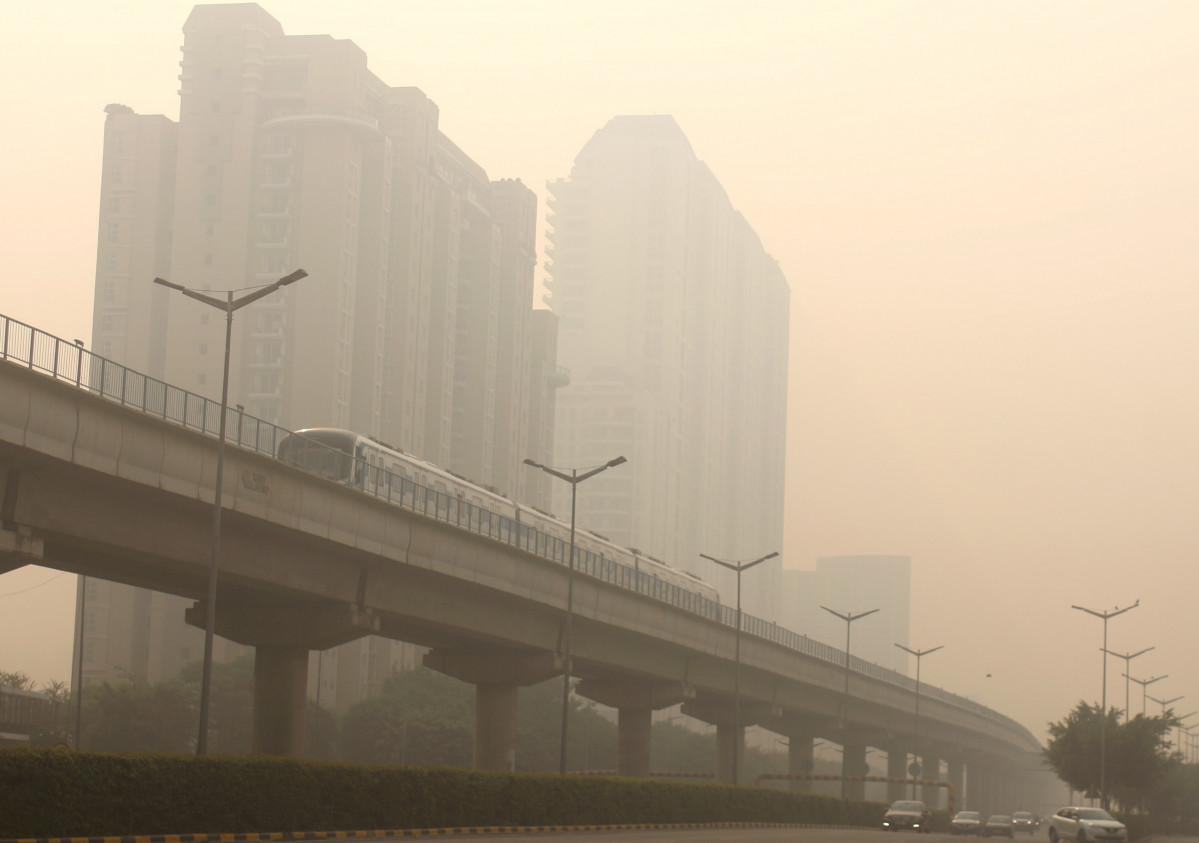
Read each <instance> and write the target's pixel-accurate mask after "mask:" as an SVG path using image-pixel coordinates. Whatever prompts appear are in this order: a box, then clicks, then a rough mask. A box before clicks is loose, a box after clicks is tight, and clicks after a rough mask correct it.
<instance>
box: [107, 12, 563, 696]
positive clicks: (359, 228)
mask: <svg viewBox="0 0 1199 843" xmlns="http://www.w3.org/2000/svg"><path fill="white" fill-rule="evenodd" d="M183 35H184V40H183V58H182V61H181V63H180V67H181V72H180V76H179V79H180V89H179V94H180V111H179V119H178V121H174V120H171V119H169V118H167V117H164V116H162V115H140V114H137V113H135V112H134V111H133V110H132V109H130V108H128V107H126V106H110V107H109V108H108V109H107V111H108V117H107V120H106V124H105V133H104V171H103V175H102V184H101V208H100V215H99V243H98V249H97V269H96V306H95V312H94V324H93V340H92V346H93V349H94V350H95V351H96V352H97V353H98V354H101V355H103V356H106V357H109V358H111V359H113V360H115V361H117V362H119V363H122V364H124V365H127V366H130V367H131V368H136V369H138V370H140V371H145V372H146V373H148V374H151V375H154V376H155V377H159V378H162V379H164V380H167V381H169V382H171V383H173V384H176V385H178V386H181V387H183V388H186V389H189V390H192V391H194V392H196V393H199V394H202V395H207V396H209V397H212V398H219V396H220V387H221V378H222V364H223V360H224V355H223V352H224V331H225V325H224V316H223V314H222V313H220V312H219V311H217V310H215V309H213V308H209V307H206V306H204V305H202V304H200V303H198V302H195V301H192V300H190V299H187V298H185V297H183V296H180V295H178V294H176V293H174V292H172V291H170V290H167V289H165V288H162V287H160V286H156V285H154V284H153V283H152V280H153V279H154V278H155V277H163V278H167V279H169V280H171V281H173V282H175V283H178V284H182V285H184V286H187V287H190V288H193V289H198V290H210V291H220V293H218V295H220V294H223V291H225V290H230V289H233V290H245V289H247V288H254V287H259V286H262V285H265V284H269V283H271V282H273V281H275V280H276V279H278V278H279V277H281V276H283V275H285V274H287V273H289V272H291V271H292V270H294V269H297V268H303V269H305V270H306V271H307V272H308V277H307V278H305V279H303V280H302V281H300V282H299V283H296V284H293V285H291V286H289V287H285V288H283V289H280V290H278V291H276V292H275V293H273V294H272V295H270V296H268V297H266V298H264V299H262V300H260V301H258V302H256V303H254V304H252V305H249V306H247V307H245V308H244V309H242V310H239V311H238V312H237V314H236V316H235V318H234V322H233V338H232V354H231V360H232V366H231V370H230V384H229V403H230V405H235V404H236V405H241V406H243V407H244V409H245V411H246V412H247V413H249V414H250V415H253V416H256V417H258V418H261V419H264V420H266V421H269V422H273V423H275V424H279V425H282V426H285V427H289V428H292V429H296V428H302V427H325V426H328V427H342V428H348V429H351V430H355V431H357V432H360V433H364V434H368V435H371V436H374V437H376V438H378V439H380V440H382V441H384V442H387V443H390V444H392V445H394V446H395V447H398V448H402V449H403V450H405V451H406V452H408V453H411V454H414V455H416V456H418V457H421V458H424V459H427V460H429V461H431V462H434V463H437V464H438V465H442V466H445V467H447V468H450V469H451V470H453V471H455V472H457V473H458V474H460V475H462V476H465V477H468V478H471V479H472V480H474V481H475V482H478V483H480V484H483V485H487V486H490V487H492V488H495V489H497V490H498V491H500V492H502V493H504V494H506V495H509V496H510V497H513V498H516V499H520V500H524V501H527V502H529V503H532V504H534V505H538V506H541V507H543V508H548V506H549V499H548V497H547V495H548V491H549V490H548V487H545V486H544V484H541V483H539V482H538V481H537V479H536V478H534V477H532V476H530V474H529V473H528V472H527V471H522V470H520V467H521V461H522V460H523V459H525V458H526V457H532V458H534V459H537V460H539V461H546V462H548V461H550V459H551V457H552V454H553V430H552V428H550V427H549V425H548V423H547V421H546V419H547V407H548V408H550V409H549V410H548V412H550V413H552V406H553V397H554V391H555V389H557V387H558V386H560V385H561V384H562V383H563V382H564V379H563V376H562V373H561V370H560V368H559V367H558V365H557V360H556V357H555V352H556V345H555V343H554V342H553V336H552V335H553V325H552V324H551V323H547V322H545V321H544V320H535V318H534V314H533V284H534V269H535V264H536V259H535V255H536V231H535V229H536V215H537V212H536V206H537V200H536V196H535V194H534V193H533V192H532V191H531V190H529V189H528V188H527V187H526V186H525V185H523V184H522V183H521V182H520V181H519V180H514V179H504V180H499V181H494V182H493V181H491V180H490V179H489V178H488V175H487V173H486V171H485V170H484V169H483V167H481V166H480V165H479V164H477V163H476V162H475V161H473V160H472V159H471V158H470V157H469V156H468V155H467V154H466V153H465V152H464V151H462V150H461V149H459V148H458V147H457V146H456V145H455V144H454V143H453V142H452V141H451V140H450V139H449V138H448V137H446V136H445V135H444V134H443V133H442V132H441V131H440V129H439V128H438V118H439V111H438V108H437V106H436V104H434V103H433V102H432V101H431V100H430V99H429V98H428V97H426V96H425V95H424V94H423V93H422V92H421V91H420V90H418V89H417V88H413V87H392V86H390V85H388V84H386V83H384V82H383V81H382V80H380V79H379V78H378V77H376V76H375V75H374V74H373V73H372V72H371V71H370V70H369V68H368V66H367V57H366V55H365V54H364V53H363V51H362V50H361V49H359V48H358V47H357V46H356V45H355V44H354V43H353V42H352V41H348V40H339V39H335V38H332V37H330V36H327V35H300V36H296V35H286V34H285V33H284V31H283V28H282V26H281V24H280V23H279V22H278V21H277V20H275V19H274V18H273V17H271V15H269V14H268V13H267V12H266V11H265V10H264V9H263V8H261V7H260V6H258V5H257V4H254V3H237V4H215V5H202V6H197V7H195V9H194V10H193V11H192V13H191V15H190V16H189V17H188V19H187V21H186V23H185V24H184V27H183ZM547 336H548V341H547ZM146 599H148V598H146ZM134 602H136V601H134ZM142 602H145V601H144V600H143V601H142ZM177 602H181V601H177ZM113 605H116V604H115V603H114V604H113ZM111 614H113V613H108V615H111ZM108 615H106V614H105V613H102V612H100V611H99V608H97V614H95V615H94V616H93V617H92V628H93V629H95V630H97V632H96V634H97V635H99V634H101V632H100V631H101V630H102V629H103V628H105V627H106V625H107V624H108V623H110V622H111V623H117V619H116V618H115V617H113V618H111V619H110V620H106V617H108ZM158 615H163V616H164V620H163V621H162V622H163V623H175V622H176V621H177V622H178V623H180V624H181V623H182V616H181V614H179V613H177V612H175V611H170V612H160V613H157V614H155V613H147V614H146V618H148V619H150V621H149V622H148V624H147V623H142V622H141V621H138V627H139V630H140V632H139V633H138V634H140V635H145V636H148V637H149V638H150V639H153V638H156V637H158V638H161V637H163V636H164V635H165V633H163V632H162V631H161V630H159V629H158V628H157V627H155V626H154V621H153V618H155V617H158ZM165 618H169V620H167V619H165ZM122 622H123V621H122ZM125 637H126V636H123V635H122V636H121V638H122V640H124V638H125ZM135 637H136V636H135ZM85 638H86V635H85ZM131 646H132V647H133V649H132V650H130V651H129V653H125V654H116V653H115V652H114V653H113V655H112V658H111V659H110V660H109V661H107V662H105V663H104V664H105V665H106V666H102V665H100V664H94V665H93V669H92V671H90V672H92V673H96V674H97V675H100V674H106V675H112V672H113V671H115V670H116V669H117V665H118V664H120V665H123V666H124V669H125V670H127V671H129V672H134V673H142V674H143V675H144V674H146V673H147V672H149V670H150V668H149V666H148V664H147V663H146V660H145V659H144V658H141V657H140V656H139V657H136V658H135V657H134V655H133V654H134V652H135V651H136V652H143V651H145V649H146V648H145V647H144V646H142V645H141V644H136V643H135V644H133V645H131ZM399 646H400V645H398V644H393V643H392V642H383V641H371V642H357V643H355V644H352V645H347V647H349V648H351V649H354V652H353V653H350V651H349V650H347V651H346V652H345V653H342V654H340V655H338V656H337V657H336V658H333V657H330V656H326V657H325V659H326V660H325V661H323V662H322V663H321V665H320V667H321V670H314V671H312V673H313V675H316V674H317V673H320V674H322V675H323V674H324V673H326V672H327V671H328V670H330V669H335V670H337V671H344V670H347V669H352V671H353V672H354V675H353V676H347V677H346V678H343V679H337V680H332V684H330V685H329V686H328V689H325V688H322V691H321V693H322V697H324V696H325V693H326V690H328V692H329V693H334V692H336V693H335V696H336V700H337V701H336V703H335V704H336V705H338V706H342V705H343V703H344V700H345V694H343V693H342V689H348V688H356V689H358V690H357V691H355V692H354V694H352V695H351V696H355V697H357V696H359V695H360V694H361V692H362V689H364V688H366V689H370V688H373V687H376V686H377V685H378V683H379V682H381V681H382V678H384V677H385V676H386V675H387V673H389V672H390V671H391V669H392V668H393V667H394V666H396V665H397V664H406V663H411V662H412V661H413V657H412V656H411V654H403V653H400V651H398V650H395V648H397V647H399ZM355 648H356V649H355ZM104 649H105V652H106V653H107V652H108V648H107V647H106V648H104ZM177 649H178V650H179V652H184V651H187V652H189V653H190V649H191V648H190V647H180V648H177ZM393 651H394V652H393ZM85 652H86V646H85ZM91 652H92V653H93V656H96V654H97V653H98V652H99V651H98V650H97V648H96V647H95V646H94V645H93V647H92V650H91ZM193 657H194V655H193ZM351 664H352V665H354V667H353V668H348V667H347V665H351ZM334 665H336V667H334ZM163 670H166V668H165V667H164V668H163ZM88 672H89V671H88V670H87V669H86V665H85V673H88ZM363 676H366V677H368V678H366V679H363V678H362V677H363ZM325 681H326V680H325V679H322V683H324V682H325ZM347 693H348V692H347Z"/></svg>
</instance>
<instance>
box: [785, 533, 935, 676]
mask: <svg viewBox="0 0 1199 843" xmlns="http://www.w3.org/2000/svg"><path fill="white" fill-rule="evenodd" d="M911 590H912V560H911V557H908V556H888V555H870V554H866V555H860V556H825V557H821V558H819V559H817V560H816V569H815V570H811V571H793V570H787V571H784V572H783V588H782V594H783V602H784V606H785V609H784V612H783V621H782V623H783V625H784V626H786V627H788V628H790V629H792V630H794V631H796V632H798V633H801V634H803V635H807V636H808V637H810V638H814V639H816V640H817V641H823V642H824V643H825V644H828V645H830V646H833V647H836V648H837V649H838V650H844V649H845V621H843V620H840V619H839V618H837V617H835V616H833V615H831V614H829V613H828V612H826V611H824V609H822V608H821V606H828V607H829V608H830V609H834V610H836V611H838V612H841V613H843V614H845V613H854V614H856V613H858V612H868V611H870V610H871V609H878V610H879V611H878V614H876V615H871V616H870V617H868V618H863V619H862V620H861V621H855V622H854V623H853V631H852V633H851V637H850V652H851V654H852V655H853V656H854V657H855V658H859V659H864V660H865V661H868V662H873V663H874V664H877V665H882V666H883V667H888V668H890V669H892V670H896V671H899V672H900V673H904V674H909V675H914V672H915V667H914V664H912V662H913V660H912V658H911V657H910V656H909V655H908V654H907V653H905V652H903V651H902V650H900V649H899V648H898V647H896V646H895V645H896V644H903V645H904V646H905V647H908V646H911V644H910V643H909V636H910V635H911ZM936 643H940V642H936ZM920 646H921V647H924V646H927V645H926V644H921V645H920ZM913 649H915V648H913Z"/></svg>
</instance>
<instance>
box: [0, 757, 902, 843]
mask: <svg viewBox="0 0 1199 843" xmlns="http://www.w3.org/2000/svg"><path fill="white" fill-rule="evenodd" d="M884 810H885V806H882V805H877V804H874V803H868V802H848V803H846V802H842V801H841V800H839V799H835V798H832V797H827V796H814V795H808V794H792V793H787V792H784V791H779V790H772V789H766V788H748V787H729V786H725V785H718V784H694V783H690V782H686V783H684V782H664V781H653V780H642V779H622V778H596V777H581V776H580V777H575V776H566V777H563V776H557V775H549V774H531V773H492V772H483V771H479V770H462V769H457V768H448V767H447V768H442V767H382V766H377V767H376V766H362V765H349V764H333V763H325V762H309V761H298V760H294V759H287V758H266V757H252V756H251V757H244V756H206V757H194V756H183V755H108V754H104V753H89V752H74V751H71V750H62V749H53V750H47V749H37V748H20V749H12V750H0V838H5V837H100V836H120V835H148V834H197V833H231V832H232V833H235V832H272V831H352V830H360V829H366V830H375V829H403V828H454V827H464V826H544V825H633V824H665V823H716V822H762V823H788V824H799V823H804V824H817V825H857V826H877V825H878V824H879V822H880V821H881V819H882V814H883V811H884Z"/></svg>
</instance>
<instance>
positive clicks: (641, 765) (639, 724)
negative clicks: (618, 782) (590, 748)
mask: <svg viewBox="0 0 1199 843" xmlns="http://www.w3.org/2000/svg"><path fill="white" fill-rule="evenodd" d="M653 714H654V712H653V709H649V708H621V709H618V710H617V716H616V730H617V734H616V772H617V774H618V775H621V776H632V777H634V778H642V779H644V778H649V755H650V738H651V736H652V734H653Z"/></svg>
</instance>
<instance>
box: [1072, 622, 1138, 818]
mask: <svg viewBox="0 0 1199 843" xmlns="http://www.w3.org/2000/svg"><path fill="white" fill-rule="evenodd" d="M1140 605H1141V601H1140V600H1137V602H1135V603H1133V604H1132V605H1131V606H1125V607H1124V608H1123V609H1120V608H1115V609H1112V610H1111V611H1103V612H1099V611H1096V610H1095V609H1088V608H1086V607H1085V606H1071V607H1070V608H1071V609H1077V610H1078V611H1080V612H1086V613H1087V614H1088V615H1094V616H1095V617H1097V618H1101V619H1102V620H1103V647H1102V648H1101V649H1102V650H1103V707H1102V709H1101V710H1100V712H1099V715H1100V716H1099V802H1100V805H1101V806H1102V807H1103V809H1104V810H1107V652H1108V650H1107V622H1108V621H1109V620H1110V619H1112V618H1114V617H1115V616H1116V615H1122V614H1124V613H1125V612H1127V611H1128V610H1130V609H1135V608H1136V607H1137V606H1140Z"/></svg>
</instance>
